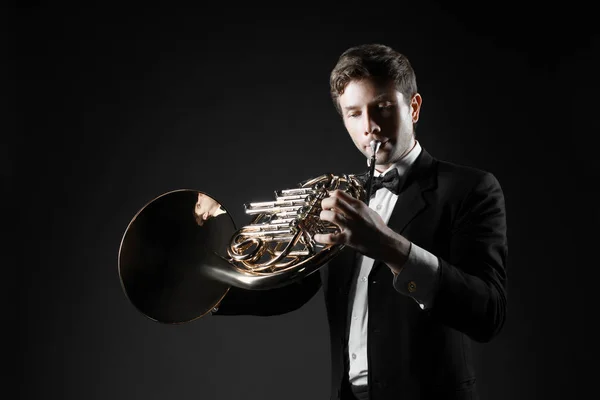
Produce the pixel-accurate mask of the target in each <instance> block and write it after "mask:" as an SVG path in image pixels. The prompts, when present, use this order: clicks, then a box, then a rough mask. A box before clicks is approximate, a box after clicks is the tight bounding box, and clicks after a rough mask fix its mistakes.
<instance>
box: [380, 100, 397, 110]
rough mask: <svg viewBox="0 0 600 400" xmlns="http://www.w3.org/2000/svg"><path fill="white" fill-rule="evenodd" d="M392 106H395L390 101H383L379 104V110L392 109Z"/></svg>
mask: <svg viewBox="0 0 600 400" xmlns="http://www.w3.org/2000/svg"><path fill="white" fill-rule="evenodd" d="M394 105H395V104H394V103H392V102H391V101H385V102H383V103H379V108H380V109H383V110H385V109H389V108H392V107H394Z"/></svg>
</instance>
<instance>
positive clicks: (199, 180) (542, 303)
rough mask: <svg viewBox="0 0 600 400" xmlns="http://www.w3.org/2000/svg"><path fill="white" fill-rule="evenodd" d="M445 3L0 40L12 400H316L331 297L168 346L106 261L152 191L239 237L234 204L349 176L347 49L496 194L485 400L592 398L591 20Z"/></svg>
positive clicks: (30, 25) (324, 391)
mask: <svg viewBox="0 0 600 400" xmlns="http://www.w3.org/2000/svg"><path fill="white" fill-rule="evenodd" d="M448 3H449V4H447V5H444V4H442V2H439V3H436V2H431V1H421V2H408V3H400V2H395V3H387V4H386V3H379V2H365V3H358V2H357V3H341V4H339V5H335V6H333V5H332V6H328V5H326V3H324V2H322V3H320V4H317V5H315V6H314V7H313V6H309V5H303V6H302V7H296V6H294V4H291V5H288V4H283V3H273V4H272V5H271V6H268V7H267V6H262V7H258V6H257V5H256V4H255V3H251V4H241V3H240V4H239V5H236V4H234V3H231V2H221V3H219V4H208V3H207V4H204V5H203V6H199V5H198V6H196V7H193V8H186V7H177V6H175V5H171V6H165V7H163V8H150V7H147V6H146V7H143V6H140V7H132V6H124V5H123V4H114V5H109V4H107V3H104V4H105V5H104V6H103V7H96V8H81V7H72V6H70V7H56V6H55V7H51V6H47V5H40V4H37V3H22V5H20V6H18V7H17V8H16V15H17V17H18V18H16V19H15V20H14V21H16V22H17V23H16V24H14V27H15V29H14V30H13V31H12V32H11V33H10V34H9V36H8V38H9V45H10V49H11V50H12V51H14V53H13V54H14V58H13V59H12V60H13V61H15V63H14V64H12V63H11V64H10V65H14V66H15V67H16V69H15V71H14V75H13V76H14V77H15V79H14V80H10V79H9V80H10V81H11V83H14V84H15V85H14V88H15V89H16V96H15V97H14V99H15V102H14V104H15V105H16V106H17V108H16V113H15V114H14V115H15V116H16V124H17V125H16V126H17V128H18V131H17V134H16V135H15V134H13V133H12V132H10V130H9V132H8V133H7V135H6V136H5V138H7V139H9V143H8V146H6V147H4V146H3V147H4V151H3V153H4V155H3V157H2V158H3V160H4V161H3V162H2V166H3V168H2V169H3V171H4V172H3V180H4V179H5V178H6V179H7V182H8V184H7V185H6V187H7V188H8V189H9V190H10V191H11V192H10V193H11V194H13V195H11V196H9V197H10V199H11V200H14V199H16V198H17V197H16V196H14V193H17V194H19V195H22V198H19V199H18V201H17V204H16V205H15V208H14V210H15V212H14V213H13V212H12V211H9V212H8V213H7V214H8V215H7V217H8V218H9V220H13V219H15V220H18V222H19V223H18V225H16V229H15V230H14V232H13V236H14V238H15V239H17V240H16V242H17V243H18V244H17V246H15V247H14V249H15V250H16V251H17V259H16V260H15V264H13V265H16V266H17V271H18V275H17V279H18V282H19V284H18V285H17V286H18V287H17V289H18V294H17V295H16V296H15V297H14V299H15V301H14V303H15V304H17V307H14V308H13V307H12V306H11V311H14V312H16V313H17V318H16V319H15V321H16V323H15V325H16V327H17V330H16V332H17V335H18V339H19V341H18V342H16V343H20V345H18V346H15V347H14V348H12V347H13V346H12V345H11V344H6V346H7V347H11V349H10V350H15V349H16V350H17V363H16V364H15V368H14V369H15V370H17V378H18V379H17V385H18V392H19V393H20V397H21V398H24V399H38V398H43V399H63V400H66V399H69V400H71V399H138V398H143V399H146V400H151V399H167V398H168V399H181V400H183V399H215V400H221V399H223V400H225V399H227V400H229V399H241V398H250V399H290V400H292V399H326V398H328V395H329V368H330V364H329V353H328V352H329V347H328V346H329V345H328V339H327V325H326V319H325V313H324V307H323V304H322V293H321V292H319V294H318V295H317V296H316V297H315V298H314V299H312V300H311V302H310V303H308V304H307V305H306V306H305V307H303V308H302V309H300V310H298V311H296V312H293V313H290V314H287V315H282V316H277V317H271V318H259V317H222V318H212V317H205V318H202V319H199V320H196V321H193V322H190V323H188V324H184V325H178V326H170V325H164V324H159V323H156V322H153V321H151V320H149V319H147V318H146V317H144V316H143V315H141V314H140V313H138V312H137V311H136V310H135V309H134V307H133V306H132V305H131V304H130V303H129V302H128V300H127V299H126V297H125V295H124V293H123V291H122V289H121V286H120V281H119V276H118V272H117V254H118V249H119V245H120V241H121V237H122V235H123V233H124V230H125V228H126V226H127V224H128V223H129V221H130V220H131V218H132V217H133V216H134V214H135V213H136V212H137V211H138V210H139V208H140V207H141V206H142V205H144V204H145V203H146V202H147V201H149V200H150V199H152V198H154V197H155V196H157V195H159V194H161V193H164V192H166V191H170V190H174V189H179V188H194V189H198V190H203V191H205V192H208V193H210V194H212V195H213V196H214V197H216V198H217V199H218V200H220V201H221V203H222V204H224V205H225V207H226V208H227V209H228V210H229V212H230V213H231V214H232V216H233V217H234V220H236V221H237V222H238V225H241V224H242V223H243V222H246V220H245V216H244V215H243V208H242V204H243V203H245V202H249V201H258V200H271V199H272V192H273V190H275V189H281V188H287V187H292V186H294V185H295V184H296V183H297V182H299V181H301V180H304V179H307V178H309V177H314V176H317V175H320V174H322V173H324V172H333V173H344V172H357V171H362V170H363V169H364V166H365V164H364V159H363V158H362V156H361V155H360V154H359V153H358V151H356V150H355V148H354V147H353V145H352V143H351V141H350V139H349V137H348V136H347V134H346V133H345V130H344V128H343V126H342V123H341V121H340V120H339V119H338V116H337V114H336V112H335V111H334V108H333V106H332V104H331V102H330V99H329V87H328V78H329V72H330V70H331V68H332V67H333V66H334V64H335V62H336V60H337V57H338V56H339V54H340V53H341V52H342V51H343V50H345V49H346V48H347V47H349V46H352V45H356V44H359V43H366V42H382V43H385V44H388V45H391V46H392V47H395V48H396V49H398V50H399V51H401V52H403V53H405V54H406V55H407V56H408V57H409V59H410V60H411V62H412V64H413V66H414V68H415V69H416V72H417V78H418V82H419V89H420V92H421V94H422V95H423V99H424V100H423V107H422V112H421V120H420V123H419V127H418V138H419V140H420V141H421V143H422V145H423V146H424V147H425V148H426V149H427V150H428V151H429V152H430V153H431V154H433V155H434V156H437V157H439V158H443V159H448V160H452V161H455V162H458V163H463V164H468V165H473V166H477V167H480V168H483V169H487V170H489V171H491V172H493V173H494V174H495V175H496V176H497V177H498V179H499V180H500V182H501V184H502V186H503V189H504V191H505V196H506V202H507V213H508V225H509V265H508V271H509V315H508V321H507V324H506V326H505V329H504V330H503V332H502V333H501V334H500V336H499V337H497V338H496V339H495V340H494V341H493V342H491V343H489V344H486V345H478V346H476V349H475V350H476V355H477V360H478V365H477V368H478V380H479V387H480V391H481V394H482V398H483V399H486V400H500V399H519V400H520V399H534V398H535V399H547V398H578V397H580V396H581V395H583V394H584V393H586V392H587V391H588V390H590V389H591V390H592V391H593V390H595V389H596V387H597V385H596V384H595V381H596V379H597V377H596V376H595V374H593V373H592V369H588V367H587V364H588V363H590V362H593V361H594V358H593V357H592V356H593V354H594V352H595V351H596V350H597V346H596V345H595V344H593V343H592V341H593V339H594V338H596V337H597V336H598V333H599V332H598V329H597V328H596V327H595V322H596V321H595V320H596V315H597V309H596V307H595V305H596V303H597V300H596V297H597V296H596V290H595V289H596V284H595V282H596V281H595V278H594V276H595V270H596V269H597V267H598V259H597V256H595V255H593V250H595V248H596V247H597V242H598V240H597V239H598V228H597V225H598V223H599V222H600V218H599V211H598V185H597V182H598V180H599V178H600V173H599V168H598V161H597V160H598V159H597V157H596V152H597V150H596V147H595V144H594V143H595V141H596V140H595V139H596V137H597V135H598V127H599V123H598V101H597V93H598V89H599V87H598V86H599V85H598V83H599V78H598V73H597V71H598V70H599V69H600V62H599V61H600V60H599V51H598V50H599V40H600V37H599V36H598V34H597V33H596V32H595V31H594V29H595V28H594V25H593V24H595V23H596V22H595V21H594V19H593V17H592V15H593V14H592V11H591V8H590V7H585V6H584V5H583V3H582V2H574V1H571V2H567V3H565V4H557V5H556V6H549V5H548V4H547V3H546V2H539V3H534V2H525V1H521V2H516V1H512V2H502V3H486V4H487V5H485V6H484V5H482V4H479V3H472V4H468V3H460V2H448ZM212 7H214V8H213V9H211V8H212ZM10 105H11V106H12V105H13V103H11V104H10ZM8 126H9V127H10V122H9V125H8ZM225 174H229V175H230V176H231V177H230V178H224V177H223V175H225ZM17 217H18V218H17ZM8 286H12V284H10V283H9V285H8ZM10 304H12V303H10ZM10 329H11V330H13V331H14V329H13V327H11V328H10ZM9 386H11V385H10V384H9Z"/></svg>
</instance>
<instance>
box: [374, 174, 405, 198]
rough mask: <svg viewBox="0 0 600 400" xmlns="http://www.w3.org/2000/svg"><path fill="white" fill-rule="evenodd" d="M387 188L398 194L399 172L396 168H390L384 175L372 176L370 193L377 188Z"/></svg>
mask: <svg viewBox="0 0 600 400" xmlns="http://www.w3.org/2000/svg"><path fill="white" fill-rule="evenodd" d="M381 188H387V189H388V190H389V191H390V192H392V193H394V194H398V193H399V191H400V174H398V170H397V169H396V168H392V170H391V171H388V172H387V173H386V174H385V175H382V176H374V177H373V186H372V190H371V193H372V194H374V193H375V192H376V191H377V190H378V189H381Z"/></svg>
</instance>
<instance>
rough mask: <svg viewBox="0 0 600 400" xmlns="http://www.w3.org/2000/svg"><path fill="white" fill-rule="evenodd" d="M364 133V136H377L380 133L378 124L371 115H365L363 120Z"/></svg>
mask: <svg viewBox="0 0 600 400" xmlns="http://www.w3.org/2000/svg"><path fill="white" fill-rule="evenodd" d="M364 131H365V132H364V133H365V136H369V135H377V134H379V133H380V132H381V127H380V126H379V124H378V123H377V122H376V121H375V119H373V115H372V113H366V115H365V119H364Z"/></svg>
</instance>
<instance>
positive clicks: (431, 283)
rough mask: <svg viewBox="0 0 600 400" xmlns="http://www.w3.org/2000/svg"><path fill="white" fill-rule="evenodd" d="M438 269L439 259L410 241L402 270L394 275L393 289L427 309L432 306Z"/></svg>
mask: <svg viewBox="0 0 600 400" xmlns="http://www.w3.org/2000/svg"><path fill="white" fill-rule="evenodd" d="M439 269H440V268H439V261H438V258H437V257H436V256H434V255H433V254H431V253H430V252H428V251H427V250H425V249H423V248H421V247H419V246H417V245H416V244H414V243H411V245H410V251H409V253H408V260H407V261H406V263H405V264H404V267H403V268H402V271H400V273H399V274H398V275H394V281H393V285H394V289H396V291H398V292H399V293H402V294H404V295H406V296H410V297H411V298H412V299H414V300H415V301H416V302H417V303H418V304H419V306H420V307H421V309H423V310H426V309H429V308H431V307H432V306H433V300H434V298H435V292H436V290H437V285H438V278H439Z"/></svg>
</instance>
